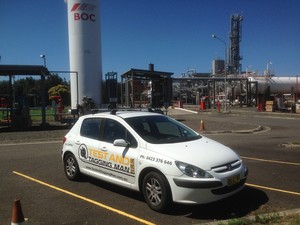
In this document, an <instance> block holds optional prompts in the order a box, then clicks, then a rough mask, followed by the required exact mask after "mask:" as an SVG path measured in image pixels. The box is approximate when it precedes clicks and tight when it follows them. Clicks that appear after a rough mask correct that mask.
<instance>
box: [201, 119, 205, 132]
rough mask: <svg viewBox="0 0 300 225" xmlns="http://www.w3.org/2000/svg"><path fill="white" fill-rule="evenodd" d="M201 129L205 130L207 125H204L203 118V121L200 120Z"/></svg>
mask: <svg viewBox="0 0 300 225" xmlns="http://www.w3.org/2000/svg"><path fill="white" fill-rule="evenodd" d="M200 130H205V127H204V122H203V120H201V122H200Z"/></svg>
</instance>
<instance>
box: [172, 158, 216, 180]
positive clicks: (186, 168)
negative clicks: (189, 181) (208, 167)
mask: <svg viewBox="0 0 300 225" xmlns="http://www.w3.org/2000/svg"><path fill="white" fill-rule="evenodd" d="M175 164H176V166H177V167H178V169H179V170H180V171H181V172H182V173H184V174H185V175H187V176H189V177H194V178H213V177H212V175H210V174H209V173H208V172H206V171H205V170H203V169H200V168H198V167H196V166H193V165H190V164H187V163H184V162H180V161H175Z"/></svg>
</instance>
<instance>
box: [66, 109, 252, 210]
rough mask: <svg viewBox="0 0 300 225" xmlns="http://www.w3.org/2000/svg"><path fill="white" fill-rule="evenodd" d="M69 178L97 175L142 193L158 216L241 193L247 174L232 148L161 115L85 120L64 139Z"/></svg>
mask: <svg viewBox="0 0 300 225" xmlns="http://www.w3.org/2000/svg"><path fill="white" fill-rule="evenodd" d="M62 161H63V164H64V170H65V174H66V176H67V178H68V179H70V180H77V179H78V178H79V177H80V175H81V174H84V175H88V176H92V177H95V178H98V179H101V180H105V181H108V182H111V183H113V184H116V185H120V186H123V187H126V188H130V189H133V190H136V191H141V192H142V193H143V195H144V198H145V201H146V202H147V204H148V205H149V207H150V208H151V209H153V210H155V211H164V210H166V209H168V207H169V206H170V203H172V202H176V203H184V204H203V203H209V202H213V201H217V200H220V199H223V198H225V197H228V196H230V195H233V194H234V193H236V192H238V191H240V190H241V189H242V188H243V186H244V183H245V181H246V178H247V174H248V169H247V167H246V166H245V165H244V163H243V162H242V160H241V158H240V157H239V155H238V154H237V153H235V152H234V151H233V150H231V149H230V148H228V147H226V146H224V145H222V144H220V143H218V142H216V141H213V140H211V139H208V138H206V137H204V136H201V135H199V134H198V133H197V132H195V131H193V130H192V129H190V128H189V127H187V126H185V125H183V124H182V123H180V122H178V121H176V120H174V119H172V118H170V117H168V116H165V115H162V114H158V113H153V112H140V111H117V110H113V111H112V112H110V113H109V112H107V113H98V114H93V115H85V116H82V117H80V118H79V119H78V121H77V122H76V123H75V125H74V126H73V127H72V128H71V130H70V131H69V132H68V133H67V135H66V136H65V138H64V144H63V150H62Z"/></svg>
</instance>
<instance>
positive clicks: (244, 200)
mask: <svg viewBox="0 0 300 225" xmlns="http://www.w3.org/2000/svg"><path fill="white" fill-rule="evenodd" d="M268 201H269V198H268V196H267V195H266V193H265V192H263V191H261V190H258V189H255V188H252V187H247V186H245V188H244V189H243V190H242V191H241V192H239V193H237V194H236V195H234V196H231V197H229V198H227V199H224V200H221V201H218V202H214V203H210V204H205V205H197V206H184V205H179V204H177V205H175V207H174V210H173V212H172V213H171V214H176V215H186V217H189V218H193V219H200V220H226V219H233V218H239V217H243V216H246V215H248V214H250V213H251V212H253V211H256V210H257V209H259V208H260V207H261V206H262V205H264V204H265V203H266V202H268Z"/></svg>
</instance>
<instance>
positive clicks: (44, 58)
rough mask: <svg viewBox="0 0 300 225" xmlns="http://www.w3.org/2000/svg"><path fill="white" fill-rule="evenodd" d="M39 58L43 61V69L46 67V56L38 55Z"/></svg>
mask: <svg viewBox="0 0 300 225" xmlns="http://www.w3.org/2000/svg"><path fill="white" fill-rule="evenodd" d="M40 57H41V58H43V60H44V67H46V56H45V55H40Z"/></svg>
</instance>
